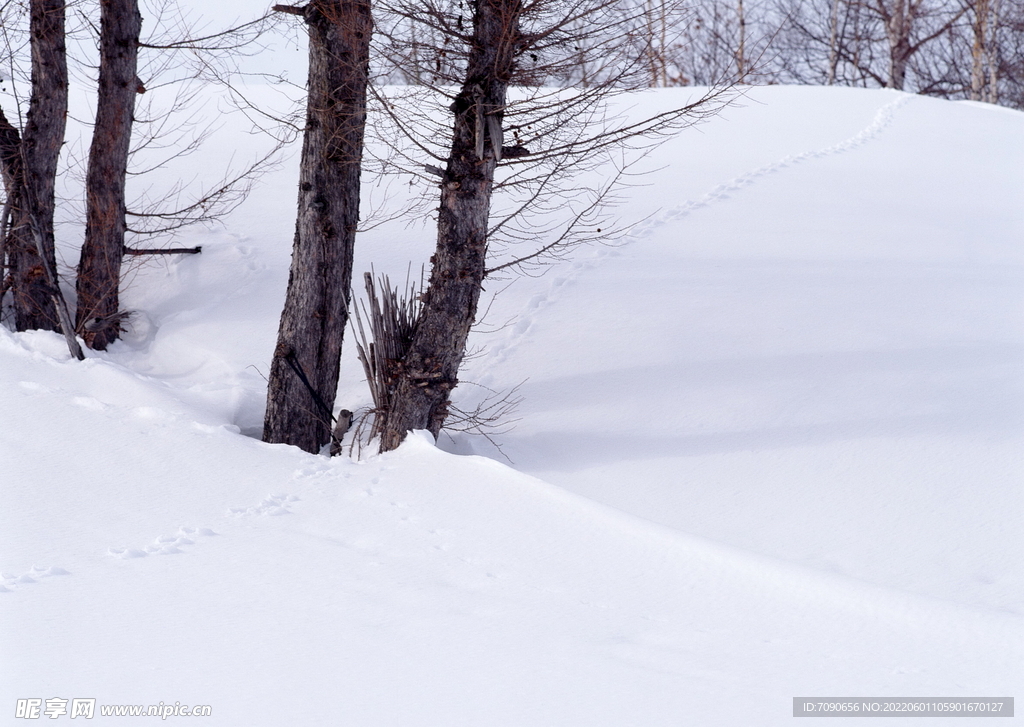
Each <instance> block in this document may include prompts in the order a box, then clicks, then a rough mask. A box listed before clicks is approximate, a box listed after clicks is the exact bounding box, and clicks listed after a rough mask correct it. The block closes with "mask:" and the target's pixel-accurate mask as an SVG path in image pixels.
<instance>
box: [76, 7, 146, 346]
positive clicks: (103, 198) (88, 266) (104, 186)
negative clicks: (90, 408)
mask: <svg viewBox="0 0 1024 727" xmlns="http://www.w3.org/2000/svg"><path fill="white" fill-rule="evenodd" d="M100 7H101V15H100V71H99V89H98V90H99V93H98V99H99V100H98V104H97V107H96V123H95V125H94V127H93V134H92V147H91V149H90V151H89V170H88V176H87V178H86V227H85V244H84V245H83V247H82V255H81V258H80V261H79V263H78V278H77V290H78V311H77V313H78V323H77V328H78V329H79V330H81V331H82V332H83V337H84V338H85V341H86V343H87V344H88V345H89V346H90V347H91V348H95V349H99V350H103V349H105V348H106V347H107V346H108V345H109V344H110V343H111V342H113V341H114V340H115V339H116V338H117V335H118V331H119V329H120V327H119V325H118V323H119V321H118V320H117V314H118V311H119V309H120V303H119V297H118V293H119V288H120V280H121V260H122V258H123V257H124V247H125V245H124V234H125V175H126V172H127V167H128V152H129V148H130V145H131V137H132V122H133V121H134V109H135V96H136V94H137V93H139V92H140V91H143V90H144V89H143V87H142V82H141V81H140V80H139V78H138V74H137V70H138V52H139V33H140V31H141V29H142V15H141V14H140V13H139V6H138V0H103V2H102V3H101V6H100ZM90 322H92V323H91V324H90Z"/></svg>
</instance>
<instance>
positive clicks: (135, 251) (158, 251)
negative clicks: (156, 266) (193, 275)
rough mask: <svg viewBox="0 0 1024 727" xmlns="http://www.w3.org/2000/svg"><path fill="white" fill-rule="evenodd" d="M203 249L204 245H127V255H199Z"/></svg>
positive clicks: (125, 251) (125, 250)
mask: <svg viewBox="0 0 1024 727" xmlns="http://www.w3.org/2000/svg"><path fill="white" fill-rule="evenodd" d="M202 251H203V246H202V245H196V246H195V247H165V248H148V249H146V248H138V247H126V248H125V249H124V254H125V255H198V254H199V253H201V252H202Z"/></svg>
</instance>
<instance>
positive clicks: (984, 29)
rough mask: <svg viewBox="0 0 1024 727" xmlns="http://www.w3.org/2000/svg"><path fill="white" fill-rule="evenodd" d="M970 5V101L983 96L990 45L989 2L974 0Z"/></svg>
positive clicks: (981, 98)
mask: <svg viewBox="0 0 1024 727" xmlns="http://www.w3.org/2000/svg"><path fill="white" fill-rule="evenodd" d="M971 5H972V6H973V7H972V10H973V11H974V18H973V22H972V23H971V30H972V31H973V32H972V34H973V36H974V42H973V43H972V44H971V91H970V96H969V98H970V99H971V100H972V101H981V100H983V98H984V95H983V94H984V90H985V82H986V81H987V80H988V79H987V78H986V74H985V65H986V61H987V60H988V56H989V47H990V45H991V38H990V31H989V4H988V0H974V2H973V3H971Z"/></svg>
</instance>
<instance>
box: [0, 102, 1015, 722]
mask: <svg viewBox="0 0 1024 727" xmlns="http://www.w3.org/2000/svg"><path fill="white" fill-rule="evenodd" d="M685 93H686V92H685V90H665V91H659V92H657V93H648V94H644V95H642V96H638V97H637V100H636V104H637V107H638V110H637V112H638V113H640V112H642V111H643V110H645V109H651V108H656V107H660V106H664V105H669V104H672V103H675V102H677V101H678V100H679V98H681V97H682V95H685ZM1021 138H1024V115H1022V114H1020V113H1017V112H1012V111H1008V110H1005V109H1001V108H995V107H990V106H985V105H981V104H972V103H949V102H943V101H936V100H932V99H926V98H920V97H915V96H909V95H904V94H897V93H892V92H886V91H864V90H855V89H839V88H830V89H821V88H786V87H770V88H757V89H752V90H751V92H750V94H749V96H748V97H747V98H746V99H745V100H744V101H742V102H741V103H740V104H738V105H736V106H734V107H731V108H729V109H727V110H726V111H725V112H724V113H723V114H721V115H720V116H719V117H717V118H716V119H714V120H712V121H711V122H709V123H707V124H705V125H703V126H701V127H699V128H696V129H690V130H687V131H685V132H683V133H681V134H680V135H679V136H678V137H677V138H675V139H673V140H671V141H669V142H668V143H666V144H665V145H664V146H663V147H661V148H660V149H659V150H658V152H657V153H656V155H655V156H654V157H652V159H651V160H650V164H649V166H650V167H651V168H652V170H653V171H652V172H651V173H650V174H649V175H648V176H647V177H645V178H644V179H643V180H642V183H643V184H644V185H645V186H642V187H636V188H634V189H633V190H631V191H630V193H629V195H630V197H629V200H628V202H627V204H625V205H624V206H623V207H622V208H621V209H620V210H619V212H620V215H621V216H622V217H623V218H624V219H626V220H640V219H644V220H645V222H643V223H642V224H641V225H639V226H638V227H637V228H636V229H635V230H634V232H633V234H632V235H631V236H630V237H629V238H627V239H626V240H624V241H623V243H622V244H621V245H618V246H615V247H600V248H594V249H581V250H579V251H577V253H576V254H575V255H574V256H573V257H572V258H571V260H569V261H567V262H565V263H563V264H561V265H559V266H556V267H553V268H551V269H550V270H549V271H548V272H547V273H546V274H545V275H544V276H542V277H539V278H526V279H521V280H518V281H517V282H515V283H514V284H513V285H512V286H511V287H510V288H508V289H507V290H505V291H504V292H502V293H501V294H500V295H498V296H497V297H496V298H495V299H494V301H493V304H492V305H491V307H490V311H489V313H488V317H487V320H486V321H485V325H484V326H483V327H482V330H481V332H480V333H479V334H477V335H476V338H475V340H474V345H475V347H476V348H477V349H478V350H479V353H478V354H477V355H476V357H475V358H474V359H473V360H472V361H471V362H470V363H469V365H468V366H467V370H466V372H465V376H464V377H463V378H464V379H465V380H467V381H470V382H475V383H477V384H481V385H484V386H487V387H491V388H493V389H498V390H507V389H509V388H511V387H513V386H515V385H517V384H519V383H520V382H523V381H524V380H525V383H524V384H523V386H522V388H521V389H520V392H521V394H522V395H523V397H524V402H523V404H522V406H521V408H520V412H519V416H520V417H521V419H520V421H518V422H517V423H516V425H515V428H514V429H513V430H512V431H510V432H508V433H507V434H503V435H500V436H499V437H498V441H499V443H500V444H501V445H502V448H503V451H504V453H505V455H507V457H508V460H510V461H511V463H512V464H511V465H510V464H509V462H508V461H507V460H505V459H504V458H503V457H502V455H501V454H500V453H498V452H497V451H495V450H494V448H493V447H492V446H491V445H490V444H489V443H488V442H487V441H486V440H481V439H473V438H470V437H467V436H466V435H455V437H454V438H444V437H443V438H442V440H441V442H440V443H439V445H440V448H437V447H435V446H433V444H432V442H430V441H429V440H428V439H425V438H423V437H421V436H414V437H412V438H411V439H410V441H408V442H407V443H406V444H405V445H404V446H403V447H402V448H401V449H400V450H398V451H397V452H394V453H391V454H389V455H387V456H382V457H364V458H363V459H362V460H359V461H356V460H353V459H350V458H348V457H340V458H334V459H329V458H326V457H316V456H311V455H308V454H305V453H303V452H300V451H298V450H296V449H293V448H289V447H285V446H283V445H274V446H270V445H264V444H262V443H260V442H259V441H258V440H257V439H255V438H253V436H252V435H255V434H258V430H259V426H260V423H261V418H262V409H261V407H262V404H263V395H264V392H263V387H264V381H263V379H262V377H261V376H262V374H261V372H262V373H264V374H265V372H266V371H267V367H268V363H269V358H270V355H271V352H272V348H273V341H274V336H275V334H276V326H277V315H278V313H279V310H280V305H281V301H282V300H283V296H284V285H285V280H286V278H287V266H288V260H289V254H290V245H291V233H292V229H293V225H294V209H293V208H294V198H295V192H294V187H295V178H296V172H295V164H294V159H292V160H291V161H290V162H288V163H286V164H285V165H283V166H282V168H281V169H280V170H279V171H278V172H276V173H275V174H274V175H273V176H272V177H271V178H269V179H268V180H267V182H266V183H265V184H264V185H263V186H262V187H261V188H260V189H258V190H257V192H256V193H255V194H254V195H253V197H252V198H251V199H250V200H249V202H247V203H246V205H245V206H244V207H243V208H241V209H240V210H238V211H237V212H236V213H235V214H234V215H233V217H232V218H231V219H230V220H229V221H228V223H227V225H226V227H225V228H224V229H223V230H218V231H211V232H201V233H196V234H195V235H194V236H193V237H192V238H190V239H189V240H188V244H202V245H203V246H204V252H203V254H202V255H199V256H189V257H187V258H183V259H177V260H171V261H161V262H159V263H156V264H151V265H149V266H148V267H145V268H143V269H141V270H139V271H138V273H137V274H136V275H135V277H134V279H133V281H132V283H131V285H130V287H129V288H128V290H127V291H126V294H125V302H126V305H127V306H128V307H130V308H132V309H135V310H137V311H138V313H137V314H136V316H135V317H134V319H133V322H132V326H133V328H132V330H131V331H130V332H129V333H128V334H127V335H126V337H125V340H124V341H123V342H122V343H120V344H117V345H115V346H114V347H112V349H111V350H110V351H109V352H108V353H103V354H95V353H94V354H91V355H90V358H89V359H88V360H87V361H85V362H84V363H79V362H75V361H71V360H69V358H68V356H67V354H66V349H64V344H63V340H62V339H60V338H59V337H57V336H54V335H52V334H44V333H39V332H34V333H27V334H12V333H10V332H9V331H7V330H0V401H2V405H0V406H2V409H0V410H2V411H3V412H4V422H5V426H4V428H3V434H2V435H0V462H2V463H3V464H2V467H0V481H2V482H3V488H2V501H0V502H2V507H0V538H2V540H0V570H2V572H3V580H2V581H0V583H2V588H0V591H2V592H0V608H2V609H3V612H4V616H3V619H2V621H0V623H2V626H0V643H2V645H3V647H2V652H0V653H2V668H0V695H2V696H0V705H2V708H3V710H5V711H4V712H3V714H6V715H8V716H7V717H4V718H2V719H0V723H2V724H12V725H13V724H24V722H23V720H21V719H17V718H14V717H11V715H12V714H13V710H14V709H15V703H16V701H17V700H18V699H29V698H40V699H42V700H46V699H50V698H53V697H59V698H63V699H67V700H71V699H75V698H94V699H95V700H96V703H97V705H108V706H109V705H156V704H158V703H161V702H162V703H164V704H174V703H175V702H179V703H181V704H184V705H190V706H192V705H209V706H210V707H211V716H209V717H205V718H203V720H202V723H203V724H209V725H217V726H218V727H221V726H224V727H264V726H266V727H272V726H273V727H279V726H281V725H303V726H306V725H309V726H312V725H339V724H344V725H360V726H364V725H365V726H367V727H385V726H388V727H390V726H391V725H394V726H396V727H397V726H398V725H402V726H403V727H408V726H414V727H426V726H430V727H434V726H437V727H440V726H442V725H443V726H445V727H448V726H449V725H474V726H475V725H487V726H488V727H504V726H506V725H507V726H508V727H513V726H517V727H522V726H527V725H528V726H531V727H540V726H545V725H551V726H553V727H569V726H573V727H574V726H576V725H579V726H580V727H583V726H586V727H596V726H599V725H607V726H608V727H613V726H614V727H621V726H624V725H637V726H640V727H660V726H662V725H664V726H666V727H667V726H669V725H673V726H675V725H699V726H701V727H704V726H711V725H723V726H735V725H775V724H784V723H785V724H788V723H789V721H790V720H792V719H793V717H792V699H793V697H799V696H829V697H835V696H892V697H897V696H917V697H921V696H929V697H954V696H960V697H966V696H970V697H977V696H989V697H999V696H1015V695H1017V694H1018V692H1020V687H1021V686H1022V682H1024V679H1022V674H1024V670H1022V669H1021V658H1022V656H1024V643H1022V635H1024V628H1022V626H1024V579H1022V578H1021V575H1022V572H1021V570H1022V563H1024V558H1022V556H1024V539H1022V538H1021V535H1020V522H1021V517H1022V515H1024V494H1022V485H1024V458H1022V457H1021V454H1020V453H1021V451H1022V444H1024V437H1022V424H1024V416H1022V415H1024V387H1022V383H1024V366H1022V364H1024V245H1022V240H1024V173H1022V171H1021V170H1022V169H1024V144H1021V143H1020V139H1021ZM66 242H67V243H68V246H67V249H66V251H65V254H66V256H69V257H70V256H72V255H73V253H72V252H71V250H72V247H73V245H72V244H71V243H72V242H73V240H70V239H69V240H67V241H66ZM359 246H360V247H359V250H360V252H359V255H360V260H359V261H358V262H357V266H356V270H357V271H362V270H367V269H369V267H370V264H371V263H372V264H373V265H374V266H375V268H376V269H377V270H382V271H390V272H392V273H393V275H394V276H396V277H397V276H401V275H404V272H405V270H406V268H407V266H408V264H409V262H410V261H412V262H413V264H414V265H415V266H418V265H419V264H420V263H421V262H422V261H424V260H425V259H426V258H427V257H428V256H429V254H430V252H431V250H432V247H433V237H432V234H431V229H430V227H429V224H424V225H423V226H412V227H406V226H405V225H404V224H403V223H396V224H393V225H385V226H383V227H380V228H377V229H375V230H373V231H371V232H369V233H367V234H366V235H364V236H363V237H362V238H361V239H360V242H359ZM497 287H500V286H496V288H497ZM492 292H494V291H492ZM506 323H507V325H505V324H506ZM350 344H351V337H350V338H349V340H348V341H347V345H346V349H347V350H346V354H345V358H344V361H343V370H342V384H341V387H340V392H339V393H340V396H339V405H341V406H346V407H348V408H351V409H356V408H358V407H360V406H365V405H366V404H367V403H368V394H367V393H366V390H365V385H364V384H363V383H362V381H361V373H360V370H359V369H358V367H357V365H356V364H355V362H354V360H353V358H352V346H351V345H350ZM444 450H447V451H444ZM466 455H475V456H466ZM44 706H45V703H44ZM67 718H69V717H68V716H63V717H60V719H67ZM42 719H46V717H45V716H43V717H42ZM95 720H96V723H97V724H117V723H120V722H121V721H123V720H122V719H121V718H117V717H109V718H104V717H102V716H101V715H100V714H99V706H97V712H96V716H95ZM937 722H938V720H929V719H921V720H918V721H917V722H915V724H931V723H937ZM854 723H856V722H854Z"/></svg>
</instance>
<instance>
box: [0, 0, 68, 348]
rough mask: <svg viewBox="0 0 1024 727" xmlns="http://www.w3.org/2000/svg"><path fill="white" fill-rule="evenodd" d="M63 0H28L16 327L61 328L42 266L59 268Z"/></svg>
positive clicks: (64, 104)
mask: <svg viewBox="0 0 1024 727" xmlns="http://www.w3.org/2000/svg"><path fill="white" fill-rule="evenodd" d="M64 5H65V0H32V3H31V8H30V16H31V19H30V31H31V46H32V96H31V99H30V100H29V108H28V118H27V123H26V124H25V130H24V133H23V134H22V144H21V157H22V161H23V169H22V173H23V184H24V192H25V193H24V194H22V195H21V200H20V201H21V207H22V214H21V215H18V217H19V218H20V219H21V222H20V223H19V224H17V225H16V226H13V228H14V229H12V233H13V234H12V235H11V236H10V239H9V240H8V257H9V260H10V268H11V270H10V272H11V290H12V292H13V294H14V325H15V328H16V329H17V330H19V331H25V330H29V329H32V328H43V329H47V330H51V331H56V330H59V329H60V319H59V316H58V314H57V310H56V306H55V305H54V302H53V291H52V290H51V287H50V284H49V282H48V281H47V271H46V268H45V267H44V265H49V268H50V271H51V272H53V273H55V272H56V270H57V257H56V252H55V250H54V240H53V209H54V180H55V178H56V175H57V159H58V157H59V156H60V148H61V145H62V144H63V143H64V127H65V124H66V121H67V109H68V67H67V55H66V51H65V45H64V43H65V41H64ZM29 216H31V217H32V218H34V220H35V223H36V224H37V225H38V231H39V233H40V234H41V237H42V245H41V247H42V251H43V255H44V256H45V260H44V259H43V258H41V257H40V254H39V251H38V247H39V246H37V245H36V243H35V241H34V239H33V236H32V233H31V231H30V229H29V228H30V226H29V224H27V222H26V218H27V217H29Z"/></svg>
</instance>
